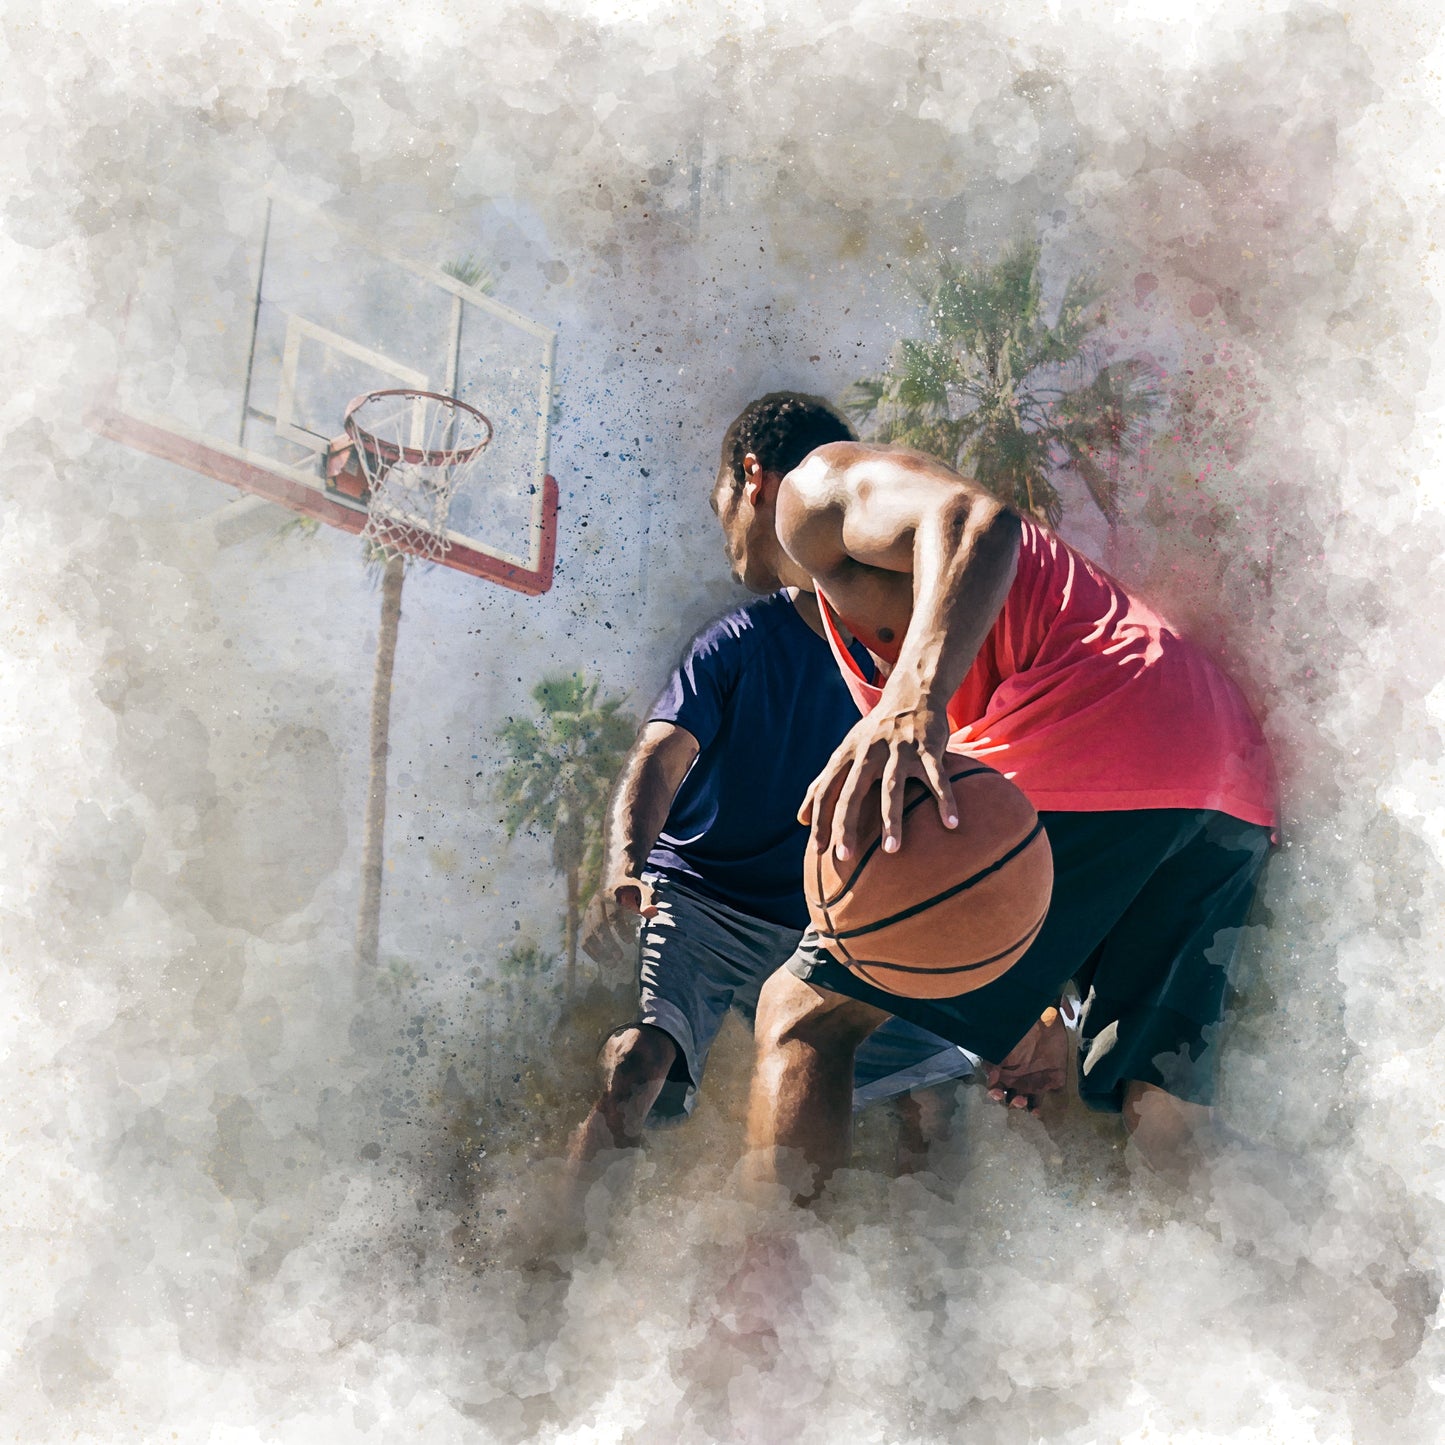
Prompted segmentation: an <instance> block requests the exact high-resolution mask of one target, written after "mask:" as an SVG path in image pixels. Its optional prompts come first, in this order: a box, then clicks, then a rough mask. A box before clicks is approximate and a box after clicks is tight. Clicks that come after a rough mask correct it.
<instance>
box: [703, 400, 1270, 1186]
mask: <svg viewBox="0 0 1445 1445" xmlns="http://www.w3.org/2000/svg"><path fill="white" fill-rule="evenodd" d="M819 407H822V408H827V403H826V402H823V401H821V400H819V399H818V398H815V397H806V396H800V395H798V394H796V393H788V392H782V393H774V394H772V395H770V396H767V397H763V398H761V399H760V400H759V401H756V402H754V403H753V404H752V405H751V406H749V407H748V408H747V409H746V410H744V412H743V413H742V414H741V415H740V416H739V417H738V418H737V420H736V421H734V423H733V424H732V426H731V427H730V428H729V429H728V433H727V436H726V437H725V439H724V442H723V454H722V465H721V468H720V470H719V473H718V479H717V483H716V485H715V487H714V490H713V495H712V504H713V508H714V510H715V511H716V513H717V515H718V518H719V520H720V521H721V523H722V527H723V533H724V539H725V546H726V550H727V553H728V557H729V560H730V562H731V563H732V566H733V571H734V574H735V575H736V576H737V577H738V578H739V579H740V580H742V581H744V582H745V583H747V585H748V586H750V587H752V588H754V589H757V590H764V589H771V588H774V587H777V586H779V585H780V584H786V585H791V586H797V587H801V588H804V589H806V590H810V591H813V592H815V593H816V594H817V596H818V598H819V604H820V607H821V608H822V610H823V614H824V616H825V617H827V618H830V619H836V620H837V621H841V622H842V623H843V624H844V625H845V626H846V627H847V628H848V630H849V631H850V632H851V633H852V634H853V636H854V637H856V638H857V639H858V640H859V641H861V642H862V643H863V645H864V646H865V647H866V648H867V649H868V650H869V651H870V652H872V653H873V654H874V656H875V657H877V658H878V659H879V660H880V661H881V662H882V663H883V664H884V665H885V666H886V667H887V668H888V674H887V678H886V681H885V682H884V683H883V685H882V686H881V687H870V686H869V685H868V684H867V683H866V681H865V680H864V679H863V677H862V676H861V673H860V672H859V670H858V669H857V668H856V666H853V665H851V664H850V662H849V660H848V657H847V654H846V652H844V651H843V650H842V649H839V650H838V660H839V665H840V667H841V668H842V669H843V672H844V677H845V681H847V682H848V684H849V687H850V690H852V692H853V694H854V697H855V700H856V701H857V702H858V704H859V707H860V710H862V711H863V712H864V716H863V717H862V718H861V719H860V720H859V722H858V724H857V726H855V727H854V728H853V730H852V731H851V732H850V733H849V735H848V736H847V737H846V738H845V739H844V741H843V742H842V743H841V744H840V745H839V747H838V749H837V750H836V752H835V753H834V754H833V757H832V759H831V760H830V762H829V764H828V766H827V767H826V768H825V769H824V771H823V772H822V773H821V774H820V775H819V777H818V778H817V780H816V781H815V782H814V784H813V786H812V788H811V789H810V790H809V793H808V797H807V799H806V801H805V803H804V806H803V810H802V814H801V816H802V818H803V820H804V821H805V822H809V823H811V826H812V827H813V829H814V834H815V837H816V838H817V839H818V840H819V841H820V842H821V843H823V844H825V845H827V846H831V847H833V848H834V849H835V850H836V852H837V854H838V856H839V857H840V858H847V857H848V856H850V855H851V854H853V853H854V852H855V851H856V849H857V846H858V843H857V837H856V824H857V818H858V811H859V806H860V804H861V801H862V799H863V797H864V795H865V794H866V793H867V792H868V790H869V789H871V788H876V787H881V788H882V795H883V820H884V823H883V833H884V842H883V846H884V848H885V849H886V850H888V851H894V850H896V849H898V848H900V847H903V846H906V841H905V839H904V837H903V828H902V820H903V796H904V788H905V785H906V783H907V781H908V779H909V778H918V779H921V780H922V781H923V783H924V784H925V785H926V786H927V787H928V788H929V789H930V790H931V791H932V792H933V794H934V795H935V797H936V799H937V803H938V807H939V811H940V814H941V815H942V817H943V821H944V823H945V825H947V826H953V825H954V823H956V819H955V818H954V817H953V816H952V815H953V808H954V804H953V799H952V796H951V794H950V793H949V792H948V791H947V790H946V788H945V786H944V783H943V772H942V757H943V753H944V751H945V749H947V748H949V747H952V748H954V749H958V750H963V751H967V752H970V753H973V754H974V755H976V756H978V757H979V758H981V759H983V760H984V761H986V762H988V763H989V764H990V765H991V766H993V767H995V768H997V769H998V770H999V771H1000V772H1002V773H1004V774H1005V776H1007V777H1010V778H1012V779H1013V781H1014V782H1016V783H1017V784H1018V786H1019V787H1020V788H1022V789H1023V791H1024V792H1025V794H1027V795H1028V796H1029V798H1030V799H1031V801H1032V802H1033V803H1034V805H1035V807H1037V808H1038V809H1039V811H1040V813H1041V814H1042V816H1043V819H1044V823H1045V826H1046V828H1047V830H1048V834H1049V839H1050V843H1051V846H1052V848H1053V852H1054V871H1055V884H1054V896H1053V901H1052V904H1051V906H1050V910H1049V916H1048V919H1047V920H1046V922H1045V924H1044V927H1043V929H1042V930H1041V931H1040V934H1039V936H1038V938H1037V939H1036V941H1035V942H1034V944H1033V945H1032V946H1031V947H1030V949H1029V951H1028V952H1027V953H1026V954H1025V955H1024V957H1023V958H1022V959H1021V960H1020V961H1019V962H1018V963H1017V964H1015V965H1014V967H1013V968H1012V969H1010V970H1009V972H1008V973H1006V974H1004V975H1003V976H1002V977H1001V978H999V979H997V980H995V981H994V982H993V983H991V984H988V985H986V986H985V987H984V988H981V989H977V990H975V991H974V992H972V993H969V994H965V995H962V996H961V997H959V998H956V999H942V1000H928V1001H920V1000H908V999H901V998H897V997H895V996H893V995H891V994H887V993H884V992H882V991H881V990H879V989H877V988H874V987H873V986H871V985H869V984H867V983H865V982H863V981H862V980H861V979H859V978H857V977H856V976H855V975H854V974H852V973H851V972H849V970H847V969H846V968H844V967H843V966H842V965H841V964H840V963H838V962H837V961H836V960H834V959H833V958H832V957H831V956H829V955H828V954H827V953H826V952H825V951H824V950H823V949H821V948H820V947H819V946H818V945H817V942H816V940H815V939H812V938H811V937H808V938H805V939H804V942H803V944H802V945H801V947H800V949H799V952H798V953H797V954H796V955H795V956H794V958H793V959H792V960H791V961H790V962H789V964H788V966H787V967H786V968H784V969H781V970H779V972H778V973H777V974H775V975H774V976H773V978H772V979H771V980H770V981H769V983H768V984H767V986H766V987H765V988H764V990H763V994H762V998H761V1000H760V1003H759V1010H758V1020H757V1025H758V1033H757V1037H758V1068H757V1073H756V1075H755V1079H754V1085H753V1095H752V1100H751V1104H750V1110H749V1132H750V1143H751V1145H752V1151H753V1152H752V1154H751V1161H752V1162H751V1168H752V1169H753V1171H754V1173H755V1175H757V1176H758V1177H761V1178H764V1179H772V1178H781V1177H782V1174H783V1172H784V1170H785V1161H786V1160H787V1159H788V1158H789V1157H790V1151H797V1152H798V1153H800V1154H801V1156H802V1158H803V1159H804V1160H805V1161H806V1162H807V1163H808V1164H809V1165H811V1166H812V1173H811V1177H810V1178H808V1179H804V1180H800V1181H799V1184H798V1188H799V1191H800V1192H801V1193H803V1194H808V1193H811V1192H814V1191H815V1190H816V1188H817V1187H818V1185H819V1184H820V1183H821V1181H822V1179H823V1178H826V1176H827V1175H828V1174H829V1173H830V1172H831V1171H832V1170H833V1169H834V1168H836V1167H837V1166H838V1165H839V1164H841V1163H842V1162H843V1160H844V1159H845V1158H846V1152H847V1134H848V1116H849V1108H848V1099H849V1094H848V1087H849V1081H850V1079H851V1068H852V1055H853V1051H854V1049H855V1048H856V1047H857V1044H858V1042H859V1041H860V1040H861V1039H863V1038H865V1037H866V1036H867V1035H868V1034H869V1033H870V1032H871V1031H872V1030H873V1029H874V1028H876V1027H877V1026H878V1024H879V1023H881V1022H882V1021H883V1019H885V1018H886V1017H887V1016H888V1015H889V1014H895V1015H898V1016H900V1017H903V1018H907V1019H909V1020H910V1021H911V1022H914V1023H917V1024H919V1025H920V1026H921V1027H924V1028H927V1029H929V1030H931V1031H932V1032H934V1033H937V1034H940V1035H942V1036H943V1037H945V1038H948V1039H950V1040H952V1041H953V1042H955V1043H957V1044H959V1045H960V1046H962V1047H964V1048H967V1049H969V1050H970V1051H971V1052H974V1053H976V1054H979V1055H981V1056H982V1057H983V1058H985V1059H992V1060H998V1061H1000V1062H999V1063H998V1064H997V1065H996V1066H995V1069H994V1070H993V1073H992V1076H991V1082H993V1083H994V1085H995V1094H996V1096H998V1095H1000V1094H1001V1095H1002V1096H1003V1097H1004V1098H1005V1099H1006V1100H1008V1101H1009V1102H1011V1103H1016V1104H1032V1102H1033V1101H1034V1099H1035V1098H1036V1096H1037V1095H1038V1093H1039V1092H1041V1091H1042V1090H1043V1089H1046V1088H1055V1087H1058V1086H1059V1085H1061V1084H1062V1081H1063V1057H1064V1053H1063V1034H1062V1029H1061V1028H1060V1026H1059V1025H1058V1023H1057V1022H1053V1023H1052V1024H1050V1025H1047V1026H1045V1025H1043V1024H1041V1023H1040V1022H1039V1020H1040V1018H1041V1015H1042V1014H1043V1013H1044V1011H1045V1010H1046V1009H1047V1008H1048V1007H1049V1005H1050V1004H1051V1003H1052V1002H1053V1000H1054V999H1056V998H1057V996H1058V994H1059V991H1060V989H1061V988H1062V987H1063V986H1064V985H1065V984H1066V983H1067V982H1068V980H1070V979H1071V978H1072V979H1073V980H1074V981H1075V983H1076V984H1077V985H1078V987H1079V989H1080V992H1081V994H1082V995H1084V996H1085V1004H1086V1008H1085V1018H1084V1024H1083V1030H1082V1046H1081V1050H1080V1092H1081V1094H1082V1096H1083V1097H1084V1099H1085V1100H1086V1102H1088V1103H1089V1104H1091V1105H1092V1106H1093V1107H1096V1108H1101V1109H1108V1110H1115V1111H1118V1112H1121V1113H1122V1114H1123V1117H1124V1121H1125V1124H1126V1127H1127V1128H1128V1129H1129V1130H1130V1132H1131V1134H1132V1135H1133V1136H1134V1137H1135V1139H1136V1141H1137V1142H1138V1143H1139V1145H1140V1146H1141V1148H1142V1149H1143V1150H1144V1152H1145V1155H1146V1157H1147V1158H1149V1159H1150V1160H1151V1162H1153V1163H1155V1164H1156V1165H1157V1166H1159V1167H1184V1166H1186V1165H1187V1164H1188V1162H1189V1161H1190V1159H1191V1157H1192V1156H1193V1154H1194V1152H1195V1151H1196V1150H1197V1148H1198V1147H1199V1146H1200V1144H1201V1143H1202V1141H1203V1140H1204V1139H1205V1138H1206V1137H1207V1134H1208V1129H1209V1107H1208V1106H1209V1104H1210V1102H1211V1100H1212V1091H1213V1074H1214V1062H1215V1061H1214V1057H1213V1050H1212V1048H1211V1045H1212V1044H1213V1043H1214V1041H1215V1039H1216V1037H1217V1034H1218V1032H1219V1025H1220V1021H1221V1018H1222V1015H1223V1008H1224V996H1225V984H1226V976H1227V970H1228V967H1229V965H1230V963H1231V962H1232V959H1233V956H1234V954H1235V952H1236V950H1237V944H1238V939H1239V935H1240V930H1241V928H1242V927H1243V924H1244V921H1245V916H1246V914H1247V911H1248V908H1249V905H1250V901H1251V899H1252V898H1253V895H1254V890H1255V886H1256V883H1257V880H1258V877H1259V872H1260V869H1261V867H1262V866H1263V862H1264V858H1265V855H1266V853H1267V851H1268V846H1269V840H1270V835H1271V830H1272V828H1273V826H1274V823H1275V811H1274V784H1273V776H1272V772H1271V768H1270V761H1269V754H1268V750H1267V748H1266V746H1265V743H1264V740H1263V737H1262V735H1261V734H1260V731H1259V728H1258V725H1257V724H1256V723H1255V721H1254V719H1253V717H1252V716H1251V715H1250V712H1249V709H1248V707H1247V706H1246V704H1245V702H1244V700H1243V698H1242V697H1241V696H1240V693H1239V691H1238V689H1237V688H1236V687H1235V685H1234V684H1233V683H1232V682H1231V681H1230V679H1229V678H1227V677H1226V676H1225V675H1224V674H1223V673H1222V672H1221V671H1220V670H1219V669H1218V668H1217V667H1216V666H1215V665H1214V664H1213V663H1212V662H1211V661H1210V660H1209V659H1208V658H1207V657H1206V656H1205V655H1204V654H1203V653H1202V652H1200V651H1199V650H1198V649H1196V648H1195V647H1193V646H1192V645H1191V644H1189V643H1188V642H1187V641H1185V640H1184V639H1183V638H1182V637H1180V636H1179V634H1178V633H1177V632H1175V631H1174V630H1173V629H1172V628H1171V627H1170V626H1169V624H1168V623H1167V622H1165V621H1164V620H1163V619H1162V618H1160V617H1159V616H1158V615H1157V614H1155V613H1154V612H1153V611H1151V610H1150V609H1149V608H1148V607H1147V606H1146V605H1145V604H1143V603H1142V602H1140V601H1139V600H1138V599H1137V598H1135V597H1133V596H1131V595H1130V594H1129V593H1128V592H1126V591H1125V590H1124V588H1123V587H1121V586H1120V584H1119V583H1118V582H1116V581H1115V580H1114V579H1113V578H1111V577H1109V576H1108V575H1107V574H1106V573H1104V572H1102V571H1101V570H1100V569H1098V568H1097V567H1095V566H1094V565H1093V563H1092V562H1090V561H1089V560H1088V559H1087V558H1086V557H1084V556H1082V555H1081V554H1080V553H1078V552H1075V551H1074V550H1073V549H1072V548H1070V547H1068V546H1067V545H1066V544H1065V543H1064V542H1063V541H1062V540H1060V539H1059V538H1058V537H1057V536H1055V535H1054V534H1053V533H1051V532H1049V531H1048V530H1047V529H1046V528H1044V527H1041V526H1039V525H1038V524H1037V523H1035V522H1033V521H1031V520H1029V519H1026V518H1024V517H1021V516H1019V515H1018V514H1017V513H1016V512H1014V511H1013V510H1011V509H1010V508H1008V507H1006V506H1005V505H1003V504H1002V503H1001V502H999V501H998V500H997V499H996V498H994V497H992V496H990V495H989V494H988V493H986V492H985V491H983V490H982V489H981V488H980V487H978V486H977V485H976V484H974V483H973V482H971V481H969V480H968V479H967V478H965V477H962V476H960V475H959V474H958V473H956V472H954V471H953V470H952V469H951V468H949V467H947V466H945V465H943V464H942V463H941V462H938V461H936V460H934V459H933V458H931V457H928V456H925V455H923V454H922V453H918V452H910V451H905V450H902V449H897V448H889V447H873V446H864V445H861V444H858V443H856V442H837V443H833V444H831V445H828V446H825V447H820V448H817V449H816V450H812V451H810V452H809V451H801V452H800V450H799V447H798V444H797V441H796V438H797V437H798V436H799V435H800V434H804V433H805V432H806V430H807V428H806V425H805V419H806V418H808V417H809V416H810V415H812V414H813V413H814V412H815V411H816V409H817V408H819Z"/></svg>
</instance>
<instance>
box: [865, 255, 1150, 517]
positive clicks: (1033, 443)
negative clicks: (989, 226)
mask: <svg viewBox="0 0 1445 1445" xmlns="http://www.w3.org/2000/svg"><path fill="white" fill-rule="evenodd" d="M921 299H922V300H923V301H924V302H925V304H926V306H927V310H928V323H929V331H930V335H929V336H928V337H927V339H925V340H922V341H902V342H900V343H899V345H898V346H897V348H896V349H895V350H894V353H893V355H892V356H891V357H890V359H889V363H888V366H887V369H886V370H885V371H884V372H883V373H882V375H880V376H875V377H869V378H865V379H864V380H862V381H859V382H856V383H855V384H854V385H853V386H852V387H851V388H850V389H849V391H848V392H847V394H846V395H845V396H844V397H843V398H842V403H841V404H842V407H843V409H844V411H846V412H847V413H848V414H849V415H850V416H851V417H852V418H853V419H854V420H855V421H856V422H857V423H858V425H859V427H860V429H862V430H865V434H866V435H867V436H868V437H869V439H870V440H874V441H880V442H891V443H895V444H897V445H899V446H908V447H916V448H917V449H918V450H920V451H925V452H929V453H931V454H932V455H933V456H936V457H938V458H940V459H941V460H943V461H945V462H947V463H948V464H949V466H952V467H956V468H957V469H958V470H959V471H963V472H967V473H969V474H971V475H972V476H974V477H975V478H977V480H978V481H979V482H980V483H981V484H982V485H983V486H985V487H987V488H988V489H989V490H990V491H991V492H993V493H994V495H995V496H997V497H999V498H1001V499H1002V500H1004V501H1006V502H1008V503H1010V504H1011V505H1013V506H1015V507H1017V508H1018V509H1019V510H1020V511H1023V512H1026V513H1028V514H1030V515H1031V516H1034V517H1036V518H1038V519H1039V520H1040V521H1042V522H1046V523H1048V525H1050V526H1057V525H1058V523H1059V521H1060V519H1061V518H1062V516H1063V510H1064V508H1063V499H1062V497H1061V496H1060V495H1059V491H1058V488H1057V487H1056V486H1055V485H1054V479H1055V477H1056V476H1057V475H1058V474H1059V473H1060V472H1063V471H1068V470H1072V471H1074V472H1075V473H1077V475H1078V476H1079V478H1080V479H1081V480H1082V481H1083V483H1084V486H1085V487H1086V488H1087V489H1088V492H1089V495H1090V497H1092V498H1093V500H1094V504H1095V505H1096V506H1097V507H1098V508H1099V510H1100V511H1101V512H1102V513H1103V514H1104V517H1105V519H1106V520H1107V521H1108V523H1109V526H1110V528H1111V529H1112V528H1113V527H1114V526H1115V525H1116V524H1117V522H1118V520H1119V463H1120V460H1121V458H1122V457H1123V456H1125V455H1126V454H1128V453H1130V452H1132V451H1134V450H1136V449H1137V448H1138V446H1139V445H1140V443H1141V442H1142V441H1143V439H1144V436H1145V434H1146V430H1147V424H1148V421H1149V418H1150V417H1151V416H1152V414H1153V413H1154V412H1155V411H1156V409H1157V408H1158V407H1159V405H1160V403H1161V401H1162V395H1161V393H1160V392H1159V390H1158V389H1157V387H1156V386H1155V384H1154V381H1153V378H1152V376H1151V375H1150V373H1149V371H1148V369H1147V368H1146V367H1145V366H1144V365H1143V363H1142V362H1139V361H1133V360H1130V361H1121V362H1106V361H1104V360H1103V358H1102V357H1101V355H1100V353H1099V348H1098V346H1097V344H1096V342H1095V337H1096V334H1097V332H1098V330H1099V327H1100V326H1101V324H1102V320H1103V318H1102V315H1101V311H1100V307H1099V292H1098V290H1097V288H1096V286H1095V284H1094V282H1093V281H1092V280H1091V279H1090V278H1089V277H1087V276H1083V275H1075V276H1073V277H1071V278H1070V279H1069V282H1068V285H1067V286H1066V287H1065V289H1064V296H1063V300H1062V301H1061V302H1060V304H1059V309H1058V314H1057V316H1056V317H1055V318H1054V319H1053V321H1052V322H1050V321H1048V320H1047V319H1046V318H1045V316H1044V310H1043V300H1042V287H1041V285H1040V280H1039V246H1038V243H1037V242H1034V241H1020V242H1018V243H1017V244H1016V245H1013V246H1011V247H1010V248H1009V249H1008V250H1007V251H1005V252H1004V254H1003V255H1002V256H1001V257H1000V258H999V260H998V261H997V262H995V263H994V264H993V265H991V266H985V265H973V266H959V265H955V264H954V263H952V262H949V261H944V262H942V263H941V264H940V266H939V268H938V273H937V276H936V278H935V279H934V280H933V282H932V283H931V285H930V286H928V287H927V288H926V289H925V290H923V291H922V293H921Z"/></svg>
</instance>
